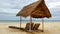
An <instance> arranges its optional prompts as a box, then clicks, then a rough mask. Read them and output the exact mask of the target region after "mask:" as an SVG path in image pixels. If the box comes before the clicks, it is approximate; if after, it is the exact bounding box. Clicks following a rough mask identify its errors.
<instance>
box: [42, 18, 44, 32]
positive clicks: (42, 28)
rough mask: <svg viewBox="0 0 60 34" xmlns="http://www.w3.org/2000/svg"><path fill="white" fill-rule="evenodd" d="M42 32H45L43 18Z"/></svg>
mask: <svg viewBox="0 0 60 34" xmlns="http://www.w3.org/2000/svg"><path fill="white" fill-rule="evenodd" d="M42 32H44V18H42Z"/></svg>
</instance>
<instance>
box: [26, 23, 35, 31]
mask: <svg viewBox="0 0 60 34" xmlns="http://www.w3.org/2000/svg"><path fill="white" fill-rule="evenodd" d="M33 25H34V23H31V26H30V23H27V24H26V27H25V29H26V30H29V29H30V27H31V30H32V29H33Z"/></svg>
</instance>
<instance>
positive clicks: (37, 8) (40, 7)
mask: <svg viewBox="0 0 60 34" xmlns="http://www.w3.org/2000/svg"><path fill="white" fill-rule="evenodd" d="M16 16H20V27H21V17H25V18H26V17H28V16H30V24H31V23H32V18H42V31H44V20H43V18H45V17H46V18H50V17H51V13H50V11H49V9H48V8H47V6H46V4H45V1H44V0H39V1H37V2H34V3H32V4H29V5H27V6H24V7H23V9H22V10H21V11H20V12H18V14H17V15H16Z"/></svg>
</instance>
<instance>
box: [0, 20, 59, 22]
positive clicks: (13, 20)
mask: <svg viewBox="0 0 60 34" xmlns="http://www.w3.org/2000/svg"><path fill="white" fill-rule="evenodd" d="M0 22H20V21H19V20H0ZM22 22H30V20H22ZM32 22H42V21H41V20H33V21H32ZM44 22H60V20H44Z"/></svg>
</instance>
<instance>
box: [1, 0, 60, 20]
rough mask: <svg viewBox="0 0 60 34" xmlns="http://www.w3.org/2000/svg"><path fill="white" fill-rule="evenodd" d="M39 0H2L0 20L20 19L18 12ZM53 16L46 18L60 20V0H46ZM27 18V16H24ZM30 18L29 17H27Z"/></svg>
mask: <svg viewBox="0 0 60 34" xmlns="http://www.w3.org/2000/svg"><path fill="white" fill-rule="evenodd" d="M36 1H38V0H0V20H19V17H16V14H17V13H18V12H19V11H20V10H21V9H22V8H23V7H24V6H26V5H29V4H30V3H33V2H36ZM45 3H46V6H47V7H48V8H49V10H50V12H51V14H52V17H51V18H49V19H47V18H45V19H46V20H60V0H45ZM23 19H25V18H23ZM27 19H29V17H28V18H27Z"/></svg>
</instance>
